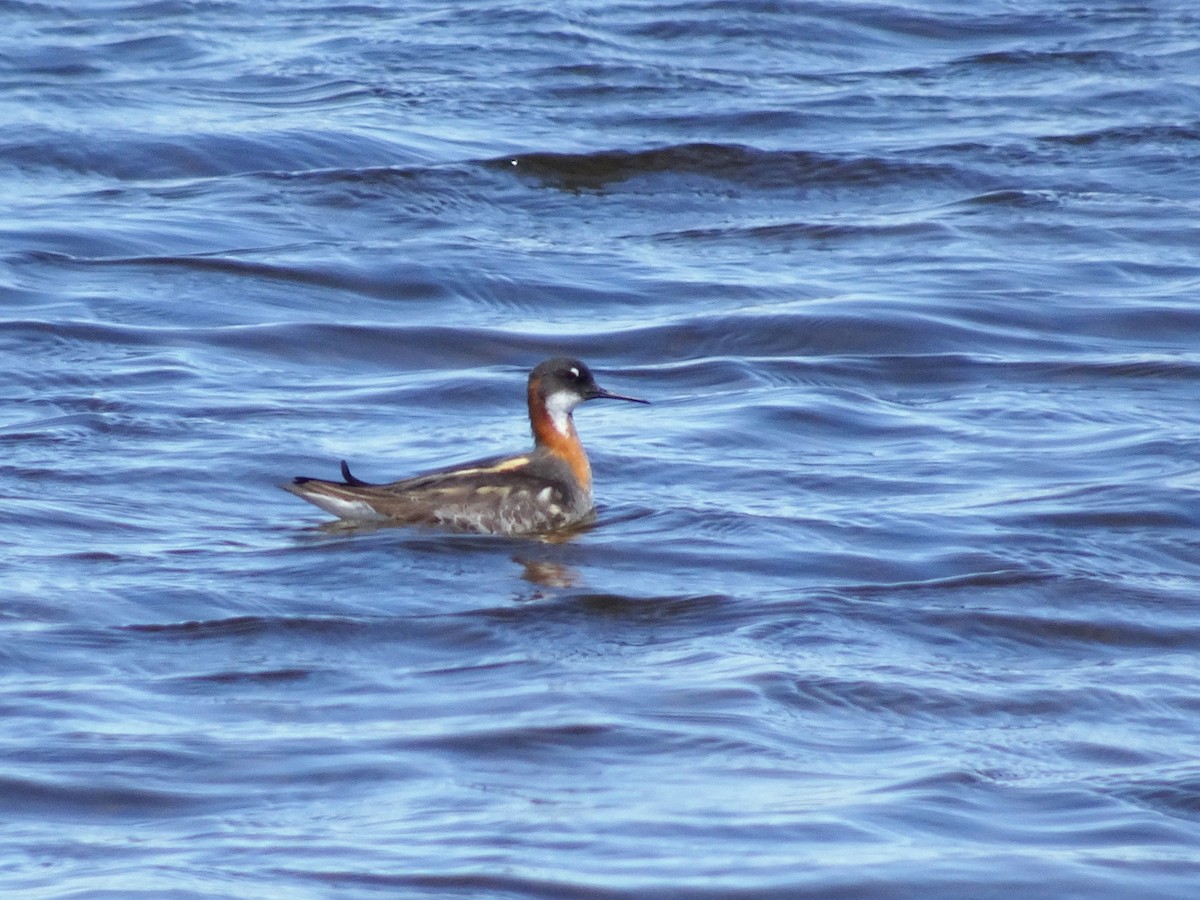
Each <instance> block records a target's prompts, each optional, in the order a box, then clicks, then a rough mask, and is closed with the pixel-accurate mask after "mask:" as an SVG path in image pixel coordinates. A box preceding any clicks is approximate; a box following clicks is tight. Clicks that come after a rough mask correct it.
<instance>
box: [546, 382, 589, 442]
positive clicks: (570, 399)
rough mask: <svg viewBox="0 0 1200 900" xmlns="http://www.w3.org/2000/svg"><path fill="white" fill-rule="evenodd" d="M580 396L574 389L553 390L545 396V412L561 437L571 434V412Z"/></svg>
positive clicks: (577, 403)
mask: <svg viewBox="0 0 1200 900" xmlns="http://www.w3.org/2000/svg"><path fill="white" fill-rule="evenodd" d="M580 399H581V398H580V396H579V395H578V394H576V393H575V392H574V391H555V392H554V393H553V394H551V395H550V396H549V397H547V398H546V412H548V413H549V414H550V421H551V422H553V423H554V428H555V430H556V431H558V433H559V434H561V435H562V436H563V437H570V435H571V413H572V412H573V411H574V410H575V407H577V406H578V405H579V403H580Z"/></svg>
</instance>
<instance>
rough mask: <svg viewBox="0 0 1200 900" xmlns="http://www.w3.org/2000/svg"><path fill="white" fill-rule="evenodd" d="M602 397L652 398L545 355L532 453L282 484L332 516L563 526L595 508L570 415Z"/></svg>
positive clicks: (533, 378)
mask: <svg viewBox="0 0 1200 900" xmlns="http://www.w3.org/2000/svg"><path fill="white" fill-rule="evenodd" d="M600 398H607V399H609V400H628V401H630V402H632V403H648V402H649V401H647V400H639V399H638V398H637V397H623V396H621V395H620V394H614V393H612V392H611V391H606V390H605V389H604V388H602V387H600V385H598V384H596V379H595V378H594V377H593V376H592V373H591V371H590V370H589V369H588V367H587V366H585V365H584V364H583V363H581V362H580V361H579V360H577V359H569V358H566V357H558V358H555V359H548V360H546V361H545V362H544V363H542V364H541V365H539V366H538V367H537V368H535V369H534V370H533V371H532V372H530V373H529V421H530V424H531V425H532V426H533V440H534V446H533V449H532V450H530V451H529V452H527V453H520V454H517V455H516V456H495V457H489V458H488V459H481V460H477V461H475V462H470V463H465V464H463V465H458V466H449V467H447V468H444V469H435V470H434V471H432V472H426V473H424V474H422V475H415V476H413V477H412V478H404V479H401V480H400V481H393V482H390V483H389V484H370V483H368V482H365V481H360V480H359V479H357V478H355V477H354V476H353V475H351V474H350V468H349V467H348V466H347V465H346V463H345V461H343V462H342V478H343V479H344V480H343V481H340V482H339V481H322V480H320V479H317V478H297V479H295V481H293V482H292V483H291V484H288V485H284V488H285V490H289V491H291V492H292V493H293V494H295V495H296V496H298V497H303V498H304V499H305V500H307V501H309V502H310V503H315V504H316V505H317V506H319V507H321V508H322V509H324V510H326V511H328V512H331V513H333V514H334V515H335V516H340V517H341V518H343V519H349V520H353V521H360V522H386V523H392V524H398V525H432V526H435V527H438V528H445V529H448V530H452V531H477V532H483V533H487V534H529V533H537V532H545V531H553V530H556V529H560V528H566V527H568V526H571V525H574V524H576V523H578V522H581V521H583V520H584V519H586V518H587V517H588V516H589V515H591V513H592V510H593V509H594V508H595V505H594V503H593V501H592V468H591V465H590V464H589V463H588V458H587V454H586V453H585V452H584V450H583V444H581V443H580V441H579V434H578V432H576V430H575V421H574V419H573V418H572V416H571V413H572V411H573V410H574V409H575V407H576V406H578V405H579V404H580V403H583V402H584V401H586V400H597V399H600Z"/></svg>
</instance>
